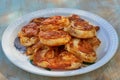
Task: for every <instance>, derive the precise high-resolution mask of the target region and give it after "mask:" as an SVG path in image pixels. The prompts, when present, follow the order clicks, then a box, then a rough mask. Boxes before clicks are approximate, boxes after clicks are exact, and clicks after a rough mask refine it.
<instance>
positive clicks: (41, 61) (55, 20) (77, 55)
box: [18, 14, 101, 70]
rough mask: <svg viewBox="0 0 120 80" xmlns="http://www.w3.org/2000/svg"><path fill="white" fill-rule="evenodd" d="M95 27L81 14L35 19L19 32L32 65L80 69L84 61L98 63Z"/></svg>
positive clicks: (96, 27) (97, 43) (97, 28)
mask: <svg viewBox="0 0 120 80" xmlns="http://www.w3.org/2000/svg"><path fill="white" fill-rule="evenodd" d="M98 30H99V26H94V25H92V24H90V23H89V22H88V21H86V20H84V19H82V18H80V17H79V16H78V15H75V14H73V15H71V16H68V17H64V16H52V17H40V18H34V19H32V20H31V21H30V23H29V24H27V25H25V26H24V27H23V28H22V29H21V31H20V32H19V33H18V37H19V39H20V43H21V44H22V45H23V46H25V47H26V48H27V50H26V52H25V53H26V55H27V56H29V59H30V60H33V64H34V65H36V66H39V67H43V68H50V69H65V70H69V69H77V68H80V67H82V64H83V62H90V63H91V62H95V61H96V58H97V55H96V52H95V50H96V48H97V47H98V46H99V45H100V43H101V42H100V40H99V39H98V38H97V37H96V32H97V31H98Z"/></svg>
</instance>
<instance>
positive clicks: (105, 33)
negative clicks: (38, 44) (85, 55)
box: [2, 8, 118, 77]
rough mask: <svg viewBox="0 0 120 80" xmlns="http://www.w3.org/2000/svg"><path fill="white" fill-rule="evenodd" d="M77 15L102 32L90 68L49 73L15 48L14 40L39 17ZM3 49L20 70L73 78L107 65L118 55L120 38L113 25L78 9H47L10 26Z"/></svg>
mask: <svg viewBox="0 0 120 80" xmlns="http://www.w3.org/2000/svg"><path fill="white" fill-rule="evenodd" d="M71 14H77V15H79V16H81V17H82V18H84V19H86V20H88V21H90V22H91V23H93V24H95V25H98V26H100V30H99V31H98V34H97V35H98V37H99V39H100V40H101V45H100V47H99V48H98V50H97V57H98V58H97V62H96V63H95V64H92V65H90V66H87V67H84V68H81V69H77V70H69V71H47V70H45V69H42V68H38V67H36V66H34V65H32V64H31V63H30V62H29V60H28V58H27V56H26V55H24V54H21V52H20V51H18V50H17V49H16V48H15V47H14V40H15V38H16V37H17V34H18V32H19V31H20V29H21V28H22V27H23V26H24V25H26V24H27V23H28V22H29V21H30V20H31V19H33V18H37V17H41V16H42V17H44V16H52V15H65V16H68V15H71ZM2 48H3V50H4V53H5V55H6V56H7V57H8V59H9V60H10V61H11V62H12V63H13V64H15V65H16V66H18V67H19V68H21V69H23V70H25V71H28V72H31V73H35V74H39V75H45V76H56V77H57V76H73V75H78V74H83V73H87V72H90V71H93V70H95V69H97V68H99V67H101V66H103V65H104V64H106V63H107V62H108V61H109V60H110V59H111V58H112V57H113V56H114V54H115V53H116V50H117V48H118V36H117V33H116V31H115V30H114V28H113V27H112V25H110V24H109V23H108V22H107V21H106V20H104V19H103V18H101V17H99V16H97V15H95V14H92V13H90V12H87V11H83V10H76V9H68V8H54V9H45V10H39V11H36V12H33V13H30V14H27V15H25V16H23V17H21V18H19V19H18V20H16V21H15V22H13V23H12V24H10V25H9V26H8V27H7V29H6V30H5V32H4V34H3V37H2Z"/></svg>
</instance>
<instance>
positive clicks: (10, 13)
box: [0, 0, 120, 80]
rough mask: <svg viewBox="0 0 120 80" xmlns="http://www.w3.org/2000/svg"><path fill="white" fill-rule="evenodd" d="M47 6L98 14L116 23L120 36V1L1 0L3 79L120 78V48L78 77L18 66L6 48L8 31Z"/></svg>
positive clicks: (0, 65)
mask: <svg viewBox="0 0 120 80" xmlns="http://www.w3.org/2000/svg"><path fill="white" fill-rule="evenodd" d="M46 8H76V9H81V10H86V11H89V12H92V13H94V14H97V15H99V16H101V17H103V18H104V19H106V20H107V21H108V22H110V23H111V24H112V25H113V27H114V28H115V29H116V31H117V33H118V35H119V39H120V0H0V80H6V79H8V80H74V79H75V80H120V76H119V74H120V70H119V69H120V62H119V60H120V59H119V56H120V54H119V53H120V50H118V52H117V54H116V55H115V56H114V58H113V59H112V60H111V61H110V62H109V63H107V64H106V65H104V66H103V67H101V68H99V69H97V70H95V71H92V72H90V73H87V74H83V75H78V76H74V77H65V78H53V77H44V76H38V75H35V74H31V73H28V72H26V71H23V70H21V69H19V68H18V67H16V66H14V65H13V64H12V63H11V62H10V61H9V60H8V59H7V58H6V56H5V55H4V53H3V51H2V47H1V38H2V34H3V32H4V30H5V29H6V27H7V26H8V25H9V24H10V23H11V22H14V21H15V20H16V19H17V18H19V17H21V16H23V15H25V14H27V13H30V12H33V11H37V10H40V9H46Z"/></svg>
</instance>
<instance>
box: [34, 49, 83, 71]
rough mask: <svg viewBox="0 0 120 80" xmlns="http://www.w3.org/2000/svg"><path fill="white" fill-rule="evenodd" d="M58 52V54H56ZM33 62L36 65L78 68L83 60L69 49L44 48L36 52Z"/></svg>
mask: <svg viewBox="0 0 120 80" xmlns="http://www.w3.org/2000/svg"><path fill="white" fill-rule="evenodd" d="M56 54H57V55H56ZM33 62H34V64H35V65H37V66H39V67H44V68H50V69H77V68H79V67H81V66H82V60H80V59H78V58H77V57H76V56H74V55H73V54H71V53H69V52H67V51H64V50H63V51H61V52H60V51H57V53H56V52H55V51H54V50H53V49H43V50H40V51H39V52H37V53H35V55H34V58H33Z"/></svg>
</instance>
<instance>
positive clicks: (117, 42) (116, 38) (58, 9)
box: [2, 8, 119, 77]
mask: <svg viewBox="0 0 120 80" xmlns="http://www.w3.org/2000/svg"><path fill="white" fill-rule="evenodd" d="M54 10H55V11H62V10H68V11H73V12H74V11H76V12H83V13H87V14H90V15H92V16H95V17H97V18H99V19H101V20H102V21H103V22H105V24H108V25H109V27H110V29H112V31H113V33H114V38H115V40H116V42H115V44H116V46H115V47H114V51H112V54H111V55H109V58H106V55H105V56H104V57H103V58H104V60H105V61H104V63H103V62H101V60H100V61H98V62H97V63H99V64H101V65H99V66H98V65H96V67H95V68H94V69H91V68H89V70H86V68H84V70H85V71H84V72H83V73H80V72H79V73H78V72H77V73H74V74H69V75H67V74H62V73H61V74H59V75H57V74H48V73H49V71H48V73H46V74H40V73H36V72H34V71H29V70H28V69H25V68H23V67H21V66H19V65H17V64H15V63H14V62H13V61H12V60H11V59H10V58H9V56H8V55H7V53H6V52H7V51H6V50H5V48H4V46H5V45H4V39H5V37H4V36H5V34H6V32H7V30H8V29H9V27H10V26H11V25H12V24H13V23H15V22H17V21H19V20H21V19H23V18H24V17H26V16H29V15H33V14H35V13H38V12H45V11H54ZM78 14H79V13H78ZM13 23H12V24H10V25H8V27H7V28H6V29H5V31H4V33H3V35H2V49H3V51H4V54H5V55H6V56H7V58H8V59H9V60H10V61H11V62H12V63H13V64H14V65H16V66H17V67H19V68H20V69H23V70H25V71H27V72H30V73H34V74H38V75H44V76H53V77H54V76H55V77H63V76H74V75H79V74H84V73H88V72H90V71H93V70H96V69H98V68H100V67H101V66H103V65H104V64H106V63H107V62H108V61H109V60H110V59H111V58H112V57H113V56H114V55H115V53H116V51H117V49H118V45H119V40H118V35H117V32H116V30H115V29H114V28H113V26H112V25H111V24H110V23H108V22H107V21H106V20H105V19H103V18H102V17H100V16H98V15H96V14H93V13H91V12H88V11H85V10H79V9H72V8H48V9H42V10H38V11H35V12H32V13H29V14H26V15H24V16H22V17H20V18H18V19H17V20H16V21H14V22H13ZM107 57H108V56H107ZM103 58H102V60H103ZM93 65H94V64H93ZM93 65H90V66H91V67H93ZM94 66H95V65H94ZM73 71H79V69H78V70H73ZM68 72H71V71H68ZM58 73H59V72H58Z"/></svg>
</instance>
